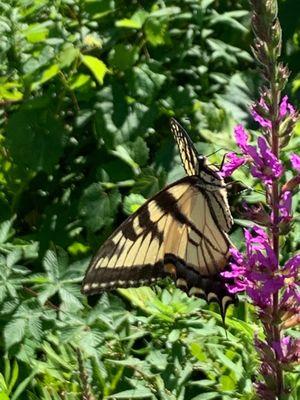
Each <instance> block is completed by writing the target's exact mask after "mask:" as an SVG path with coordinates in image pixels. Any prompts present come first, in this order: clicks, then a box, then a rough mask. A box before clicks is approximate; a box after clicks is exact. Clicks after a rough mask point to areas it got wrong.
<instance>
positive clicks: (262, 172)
mask: <svg viewBox="0 0 300 400" xmlns="http://www.w3.org/2000/svg"><path fill="white" fill-rule="evenodd" d="M234 135H235V140H236V143H237V145H238V146H239V147H240V149H241V150H242V152H243V154H244V158H239V157H237V156H236V157H235V158H234V157H233V156H231V160H230V161H229V163H228V167H227V168H228V169H227V170H226V171H225V173H229V172H227V171H231V170H234V169H236V168H237V167H238V166H239V165H238V164H240V165H242V164H244V163H245V162H246V161H250V160H251V163H252V166H251V173H252V175H253V176H254V177H255V178H258V179H261V180H262V181H263V182H264V183H265V184H266V185H271V184H272V182H273V181H274V180H276V179H278V178H280V176H281V175H282V173H283V167H282V164H281V162H280V161H279V160H278V158H277V157H276V156H275V155H274V154H273V152H272V150H271V149H270V147H269V145H268V143H267V141H266V140H265V138H264V137H259V138H258V140H257V147H256V146H252V145H250V144H249V143H248V142H249V136H248V134H247V132H246V131H245V129H244V128H243V126H242V125H237V126H236V127H235V130H234ZM230 154H231V153H230ZM224 176H228V175H225V174H224Z"/></svg>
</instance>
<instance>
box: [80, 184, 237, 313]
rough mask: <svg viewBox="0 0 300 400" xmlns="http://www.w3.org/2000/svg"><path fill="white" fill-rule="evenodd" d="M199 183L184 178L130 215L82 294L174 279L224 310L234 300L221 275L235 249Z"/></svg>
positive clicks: (99, 257) (109, 242)
mask: <svg viewBox="0 0 300 400" xmlns="http://www.w3.org/2000/svg"><path fill="white" fill-rule="evenodd" d="M197 182H198V178H197V177H185V178H183V179H181V180H180V181H177V182H176V183H174V184H172V185H170V186H168V187H167V188H165V189H164V190H162V191H161V192H159V193H158V194H157V195H156V196H154V197H153V198H152V199H150V200H149V201H148V202H146V203H145V204H144V205H143V206H142V207H140V209H139V210H137V212H136V213H134V214H133V215H131V216H130V217H129V218H128V219H127V220H126V221H125V222H124V223H123V224H122V225H121V226H120V227H119V228H118V229H117V230H116V231H115V232H114V233H113V234H112V235H111V236H110V238H109V239H108V240H107V241H106V242H105V243H104V245H103V246H102V247H101V248H100V250H99V251H98V253H97V254H96V256H95V257H94V258H93V260H92V261H91V264H90V267H89V269H88V272H87V274H86V276H85V279H84V282H83V285H82V291H83V293H86V294H93V293H98V292H101V291H103V290H109V289H114V288H117V287H130V286H140V285H144V284H149V283H151V282H155V281H156V280H158V279H160V278H164V277H166V276H171V277H172V278H173V279H174V281H175V283H176V285H177V286H178V287H180V288H181V289H183V290H185V291H186V292H187V293H188V294H189V295H192V294H194V295H198V296H202V297H205V298H206V299H207V300H209V301H210V300H217V301H218V302H219V303H220V305H221V306H222V310H223V305H222V302H223V303H224V298H225V299H226V304H225V305H224V307H225V308H226V306H227V304H228V303H230V302H232V300H233V297H232V296H231V295H229V294H228V292H227V289H226V288H225V285H224V283H223V282H222V280H221V279H220V277H219V271H220V270H223V269H224V268H225V266H226V265H227V264H228V260H229V257H230V255H229V247H230V245H231V244H230V240H229V238H228V236H227V234H226V233H225V232H224V231H222V230H220V228H219V226H218V224H217V223H216V221H215V215H214V213H213V210H212V209H211V207H210V203H209V201H208V200H207V198H206V197H205V196H204V195H203V193H202V191H201V190H200V189H199V188H198V187H197ZM225 308H224V310H225Z"/></svg>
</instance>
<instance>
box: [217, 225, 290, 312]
mask: <svg viewBox="0 0 300 400" xmlns="http://www.w3.org/2000/svg"><path fill="white" fill-rule="evenodd" d="M244 234H245V240H246V255H245V256H244V255H243V254H241V253H240V252H239V251H238V250H237V249H235V248H232V249H231V250H230V253H231V256H232V261H231V263H230V268H231V270H230V271H225V272H223V273H222V276H224V277H225V278H230V279H232V280H233V283H228V284H227V287H228V289H229V291H230V292H231V293H237V292H241V291H246V293H247V294H248V296H249V297H250V298H251V299H252V301H253V303H254V304H255V305H258V306H259V307H261V308H262V309H263V308H265V307H266V306H269V305H271V304H272V295H273V294H274V293H276V292H277V291H278V290H279V289H281V288H282V287H283V286H284V282H285V281H284V276H282V275H277V274H276V271H277V267H278V260H277V257H276V255H275V253H274V251H273V249H272V247H271V245H270V243H269V239H268V236H267V234H266V232H265V231H264V230H263V229H261V228H259V227H254V228H253V229H252V230H245V232H244Z"/></svg>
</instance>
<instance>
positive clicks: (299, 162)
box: [290, 153, 300, 172]
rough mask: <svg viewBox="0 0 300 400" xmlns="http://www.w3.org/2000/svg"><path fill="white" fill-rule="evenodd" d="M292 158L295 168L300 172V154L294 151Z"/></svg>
mask: <svg viewBox="0 0 300 400" xmlns="http://www.w3.org/2000/svg"><path fill="white" fill-rule="evenodd" d="M290 160H291V163H292V166H293V168H294V169H295V170H296V171H297V172H300V156H298V154H295V153H292V154H291V155H290Z"/></svg>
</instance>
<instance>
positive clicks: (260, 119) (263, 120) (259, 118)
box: [251, 109, 272, 129]
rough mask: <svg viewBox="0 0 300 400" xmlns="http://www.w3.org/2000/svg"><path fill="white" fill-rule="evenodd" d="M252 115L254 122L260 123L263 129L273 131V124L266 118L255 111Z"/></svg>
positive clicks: (252, 111)
mask: <svg viewBox="0 0 300 400" xmlns="http://www.w3.org/2000/svg"><path fill="white" fill-rule="evenodd" d="M251 115H252V117H253V119H254V121H256V122H258V123H259V125H260V126H261V127H262V128H268V129H272V122H271V121H270V120H268V119H266V118H263V117H262V116H261V115H259V114H258V112H256V111H255V110H254V109H252V110H251Z"/></svg>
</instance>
